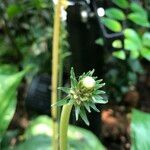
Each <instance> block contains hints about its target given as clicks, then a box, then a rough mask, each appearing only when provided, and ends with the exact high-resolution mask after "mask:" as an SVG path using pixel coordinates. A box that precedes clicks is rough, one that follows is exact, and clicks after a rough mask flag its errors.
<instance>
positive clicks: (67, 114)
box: [59, 104, 73, 150]
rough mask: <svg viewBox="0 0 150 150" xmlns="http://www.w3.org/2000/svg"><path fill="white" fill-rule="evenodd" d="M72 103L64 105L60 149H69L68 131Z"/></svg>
mask: <svg viewBox="0 0 150 150" xmlns="http://www.w3.org/2000/svg"><path fill="white" fill-rule="evenodd" d="M72 106H73V105H72V104H66V105H64V106H63V109H62V113H61V118H60V132H59V133H60V143H59V144H60V150H67V145H68V139H67V131H68V125H69V118H70V113H71V109H72Z"/></svg>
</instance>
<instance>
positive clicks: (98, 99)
mask: <svg viewBox="0 0 150 150" xmlns="http://www.w3.org/2000/svg"><path fill="white" fill-rule="evenodd" d="M92 99H93V101H94V102H95V103H99V104H106V103H108V100H105V99H103V97H101V96H99V95H96V96H93V97H92Z"/></svg>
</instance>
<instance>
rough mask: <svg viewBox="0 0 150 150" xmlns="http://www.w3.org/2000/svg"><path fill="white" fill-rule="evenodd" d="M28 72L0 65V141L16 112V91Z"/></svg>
mask: <svg viewBox="0 0 150 150" xmlns="http://www.w3.org/2000/svg"><path fill="white" fill-rule="evenodd" d="M27 72H28V69H26V70H23V71H21V72H18V71H17V68H16V67H15V66H10V65H0V106H1V109H0V119H1V124H0V141H1V140H2V137H3V135H4V133H5V132H6V129H7V128H8V125H9V123H10V121H11V119H12V117H13V115H14V112H15V108H16V103H17V101H16V100H17V93H16V90H17V88H18V86H19V84H20V82H21V79H22V78H23V77H24V75H25V74H26V73H27Z"/></svg>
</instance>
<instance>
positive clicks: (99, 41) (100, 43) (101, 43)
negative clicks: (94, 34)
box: [95, 38, 104, 46]
mask: <svg viewBox="0 0 150 150" xmlns="http://www.w3.org/2000/svg"><path fill="white" fill-rule="evenodd" d="M95 43H96V44H98V45H101V46H103V45H104V40H103V39H102V38H98V39H97V40H96V41H95Z"/></svg>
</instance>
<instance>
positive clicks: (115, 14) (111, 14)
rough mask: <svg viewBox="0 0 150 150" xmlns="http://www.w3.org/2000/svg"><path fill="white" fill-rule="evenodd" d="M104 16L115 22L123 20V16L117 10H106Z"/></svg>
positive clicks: (121, 12)
mask: <svg viewBox="0 0 150 150" xmlns="http://www.w3.org/2000/svg"><path fill="white" fill-rule="evenodd" d="M106 16H107V17H110V18H112V19H116V20H125V14H124V13H123V11H122V10H121V9H118V8H108V9H106Z"/></svg>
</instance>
